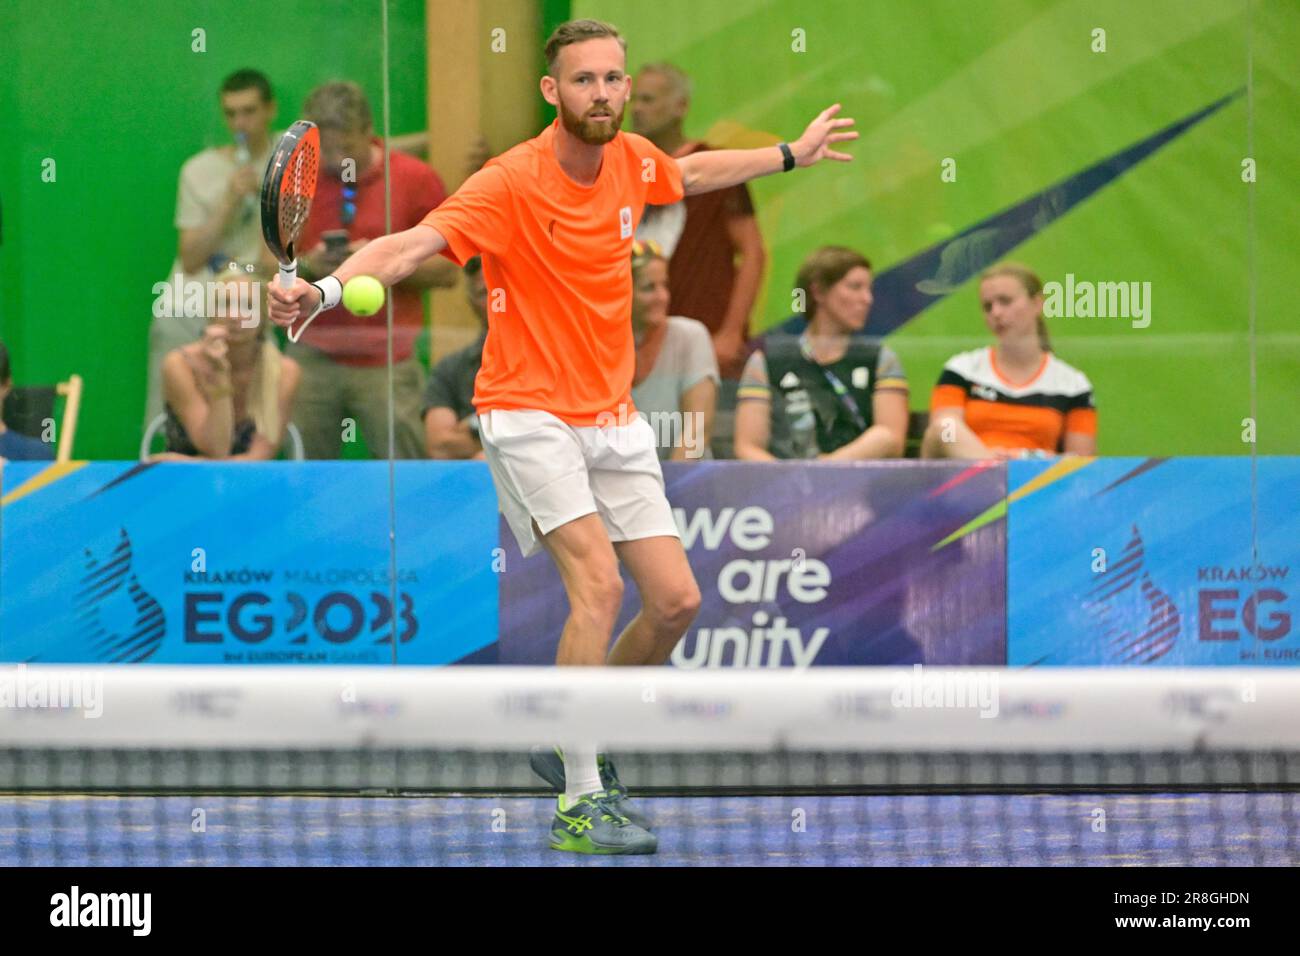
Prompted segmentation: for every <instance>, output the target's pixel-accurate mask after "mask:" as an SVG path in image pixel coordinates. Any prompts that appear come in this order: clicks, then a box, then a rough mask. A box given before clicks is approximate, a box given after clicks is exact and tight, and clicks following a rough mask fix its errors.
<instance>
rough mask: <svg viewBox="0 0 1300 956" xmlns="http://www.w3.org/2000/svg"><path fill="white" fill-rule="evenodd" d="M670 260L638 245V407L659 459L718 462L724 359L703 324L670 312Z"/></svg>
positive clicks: (635, 249) (634, 263)
mask: <svg viewBox="0 0 1300 956" xmlns="http://www.w3.org/2000/svg"><path fill="white" fill-rule="evenodd" d="M668 302H669V296H668V262H667V260H666V259H664V257H663V254H662V252H661V250H660V249H659V246H658V245H657V244H656V243H654V242H634V243H632V334H633V337H634V338H635V339H636V373H635V375H634V377H633V379H632V404H633V405H635V406H636V409H637V411H638V412H640V413H641V414H642V415H643V416H645V417H646V418H647V419H648V420H649V422H650V424H652V425H654V426H655V439H656V443H657V444H658V446H659V457H660V459H662V460H667V461H687V460H696V459H699V458H712V457H713V454H712V452H711V451H710V450H709V437H710V435H711V434H712V433H713V414H714V411H715V409H716V406H717V400H718V361H717V358H716V357H715V356H714V354H713V343H712V342H711V341H710V340H709V330H708V329H707V328H705V327H704V324H703V323H702V322H697V321H696V320H695V319H687V318H683V317H681V316H678V315H673V316H670V315H669V314H668Z"/></svg>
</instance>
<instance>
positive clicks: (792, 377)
mask: <svg viewBox="0 0 1300 956" xmlns="http://www.w3.org/2000/svg"><path fill="white" fill-rule="evenodd" d="M798 384H799V376H798V375H796V374H794V372H786V373H785V375H783V376H782V377H781V387H782V388H794V387H795V386H796V385H798Z"/></svg>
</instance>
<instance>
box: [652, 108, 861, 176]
mask: <svg viewBox="0 0 1300 956" xmlns="http://www.w3.org/2000/svg"><path fill="white" fill-rule="evenodd" d="M839 111H840V104H839V103H836V104H835V105H834V106H831V107H828V108H827V109H824V110H822V112H821V113H820V114H818V116H817V118H816V119H814V120H813V121H812V122H811V123H809V124H808V128H807V129H805V130H804V131H803V135H802V136H800V137H799V138H798V139H797V140H795V141H794V142H793V143H788V144H786V148H787V149H789V150H790V153H791V158H792V159H793V161H794V165H795V166H812V165H814V164H815V163H819V162H821V161H822V160H823V159H832V160H835V161H836V162H840V163H847V162H848V161H849V160H851V159H852V158H853V157H852V156H851V155H849V154H848V153H841V152H839V151H837V150H835V149H833V148H832V147H833V146H834V145H835V144H836V143H846V142H850V141H852V140H855V139H857V138H858V134H857V133H856V132H855V131H853V130H848V131H847V132H840V131H841V130H847V127H850V126H852V125H853V120H851V119H845V118H839V119H837V118H836V115H835V114H837V113H838V112H839ZM786 165H787V160H786V155H785V152H784V151H783V150H782V149H781V147H779V146H764V147H761V148H759V149H709V150H703V151H701V152H698V153H692V154H691V155H689V156H684V157H682V158H681V159H679V160H677V166H678V168H679V169H680V170H681V174H682V189H683V190H684V191H685V193H686V195H688V196H693V195H695V194H697V193H707V192H712V191H713V190H715V189H725V188H727V187H728V186H735V185H737V184H739V183H745V182H749V180H751V179H757V178H758V177H760V176H769V175H771V174H772V173H779V172H781V171H783V170H785V168H786Z"/></svg>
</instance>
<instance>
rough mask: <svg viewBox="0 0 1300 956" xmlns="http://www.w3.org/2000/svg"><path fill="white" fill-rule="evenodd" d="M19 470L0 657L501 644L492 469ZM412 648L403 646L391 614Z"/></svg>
mask: <svg viewBox="0 0 1300 956" xmlns="http://www.w3.org/2000/svg"><path fill="white" fill-rule="evenodd" d="M395 477H396V494H397V501H396V515H397V537H396V541H397V575H396V577H397V602H396V607H394V606H393V602H392V600H391V599H390V583H389V582H390V580H391V574H390V550H389V485H388V464H387V463H386V462H303V463H297V464H293V465H285V464H281V463H274V462H271V463H264V464H262V463H239V464H215V463H214V464H208V463H204V464H188V463H166V464H155V465H139V464H135V463H124V462H72V463H70V464H66V465H53V464H45V463H39V464H37V463H22V462H13V463H9V464H8V465H6V466H5V468H4V472H3V482H4V484H3V491H2V493H3V510H2V511H0V536H2V537H0V545H2V546H0V661H4V662H20V661H23V662H43V663H72V662H76V663H90V662H103V663H111V662H121V663H127V662H149V663H159V664H215V663H239V664H261V663H268V664H283V663H313V664H392V663H394V662H397V663H403V664H444V663H449V662H451V661H455V660H457V659H459V658H462V657H464V656H466V655H467V654H470V653H472V652H473V651H474V650H476V649H478V648H480V647H483V646H484V645H487V644H491V643H492V642H493V641H494V640H495V639H496V633H497V625H496V612H497V580H496V578H497V575H496V574H495V573H494V572H493V569H492V563H493V556H494V553H495V549H496V546H497V515H496V495H495V493H494V492H493V489H492V483H491V479H490V477H489V474H488V470H487V467H486V466H484V465H483V464H482V463H480V462H465V463H460V462H444V463H439V464H438V465H437V466H431V465H430V463H423V462H398V463H397V464H396V468H395ZM394 616H395V617H396V618H397V646H396V647H394V646H393V638H392V624H391V621H392V619H393V617H394Z"/></svg>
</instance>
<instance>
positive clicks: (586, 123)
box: [560, 100, 623, 146]
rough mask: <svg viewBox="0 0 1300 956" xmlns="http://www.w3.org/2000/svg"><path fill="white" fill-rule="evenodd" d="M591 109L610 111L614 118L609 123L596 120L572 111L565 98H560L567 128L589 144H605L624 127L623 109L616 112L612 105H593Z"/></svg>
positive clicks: (561, 120) (563, 122)
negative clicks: (565, 102) (565, 103)
mask: <svg viewBox="0 0 1300 956" xmlns="http://www.w3.org/2000/svg"><path fill="white" fill-rule="evenodd" d="M591 110H595V111H599V110H605V111H608V112H609V113H610V114H611V115H612V116H613V118H612V119H611V120H610V121H609V122H608V123H597V122H594V121H593V120H589V119H587V118H586V117H585V116H579V115H578V114H577V113H572V112H570V111H569V108H568V107H567V106H565V105H564V100H560V122H561V123H562V124H564V128H565V129H566V130H568V131H569V132H570V133H572V134H573V135H574V136H576V137H578V139H580V140H582V141H583V142H584V143H586V144H587V145H589V146H604V145H605V144H606V143H608V142H609V141H610V140H612V139H613V138H614V137H615V136H617V135H618V131H619V130H620V129H622V128H623V110H621V109H620V110H619V111H618V112H617V113H615V112H614V110H613V108H612V107H610V106H593V107H592V108H591ZM588 112H590V111H588Z"/></svg>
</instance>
